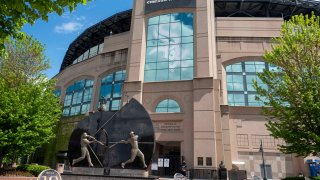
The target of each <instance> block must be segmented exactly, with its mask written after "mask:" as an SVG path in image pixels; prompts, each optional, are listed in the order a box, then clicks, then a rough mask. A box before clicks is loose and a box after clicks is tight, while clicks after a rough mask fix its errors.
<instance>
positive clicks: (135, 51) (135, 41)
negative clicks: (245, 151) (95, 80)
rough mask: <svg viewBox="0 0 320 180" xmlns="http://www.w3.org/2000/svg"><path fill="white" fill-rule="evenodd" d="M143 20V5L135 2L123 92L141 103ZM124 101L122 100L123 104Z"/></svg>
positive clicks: (144, 38)
mask: <svg viewBox="0 0 320 180" xmlns="http://www.w3.org/2000/svg"><path fill="white" fill-rule="evenodd" d="M145 26H146V25H145V20H144V3H141V0H135V1H134V5H133V12H132V22H131V36H130V37H131V39H130V43H131V44H130V45H129V52H128V58H129V59H128V63H127V79H126V82H125V83H124V90H123V92H124V93H126V94H127V96H128V97H129V98H135V99H137V100H138V101H140V102H142V82H143V79H144V77H143V75H144V63H145V51H146V35H145V34H146V33H145ZM125 101H126V99H124V102H125Z"/></svg>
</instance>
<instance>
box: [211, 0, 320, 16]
mask: <svg viewBox="0 0 320 180" xmlns="http://www.w3.org/2000/svg"><path fill="white" fill-rule="evenodd" d="M214 3H215V14H216V17H282V18H284V19H289V18H290V17H291V16H293V15H296V14H301V13H302V14H311V12H312V11H313V12H314V13H315V14H316V15H319V12H320V1H318V0H215V1H214Z"/></svg>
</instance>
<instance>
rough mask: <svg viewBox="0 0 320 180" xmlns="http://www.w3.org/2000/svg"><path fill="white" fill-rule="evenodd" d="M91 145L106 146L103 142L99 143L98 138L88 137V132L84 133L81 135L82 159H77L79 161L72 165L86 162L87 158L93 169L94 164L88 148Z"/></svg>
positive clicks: (73, 162)
mask: <svg viewBox="0 0 320 180" xmlns="http://www.w3.org/2000/svg"><path fill="white" fill-rule="evenodd" d="M89 139H92V141H89ZM91 143H99V144H101V145H104V144H103V143H102V142H100V141H97V140H96V138H94V137H92V136H90V135H88V134H87V133H86V132H84V133H83V134H82V135H81V140H80V145H81V157H79V158H77V159H74V160H73V161H72V165H74V164H76V163H78V162H80V161H82V160H84V159H85V158H86V157H87V160H88V163H89V166H90V167H93V164H92V162H91V158H90V153H89V150H88V146H89V144H91Z"/></svg>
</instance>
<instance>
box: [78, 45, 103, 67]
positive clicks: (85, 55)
mask: <svg viewBox="0 0 320 180" xmlns="http://www.w3.org/2000/svg"><path fill="white" fill-rule="evenodd" d="M102 51H103V43H101V44H98V45H96V46H94V47H92V48H90V49H88V50H87V51H86V52H84V53H83V54H81V55H80V56H79V57H78V58H77V59H75V60H74V61H73V63H72V64H77V63H79V62H81V61H84V60H86V59H88V58H92V57H93V56H96V55H98V54H101V53H102Z"/></svg>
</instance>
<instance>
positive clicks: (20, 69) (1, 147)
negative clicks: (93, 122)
mask: <svg viewBox="0 0 320 180" xmlns="http://www.w3.org/2000/svg"><path fill="white" fill-rule="evenodd" d="M5 50H6V53H2V54H1V56H0V94H1V95H0V164H1V162H2V159H3V158H4V157H8V156H9V158H11V159H14V158H17V157H21V156H24V155H28V154H30V153H32V152H33V151H35V149H36V148H38V147H39V146H41V145H42V144H44V143H46V142H48V141H49V140H50V139H51V138H52V137H54V132H53V128H54V127H55V125H56V123H57V121H58V120H59V118H60V116H61V107H60V104H59V100H58V98H57V97H55V96H54V94H53V91H54V86H55V82H54V80H49V79H47V78H46V76H45V75H44V74H43V71H44V70H46V69H47V68H48V67H49V62H48V60H47V59H46V57H45V56H44V55H43V52H44V47H43V45H42V44H41V43H40V42H38V41H37V40H35V39H33V38H32V37H30V36H23V37H22V38H21V39H12V40H10V41H7V42H6V43H5Z"/></svg>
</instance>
